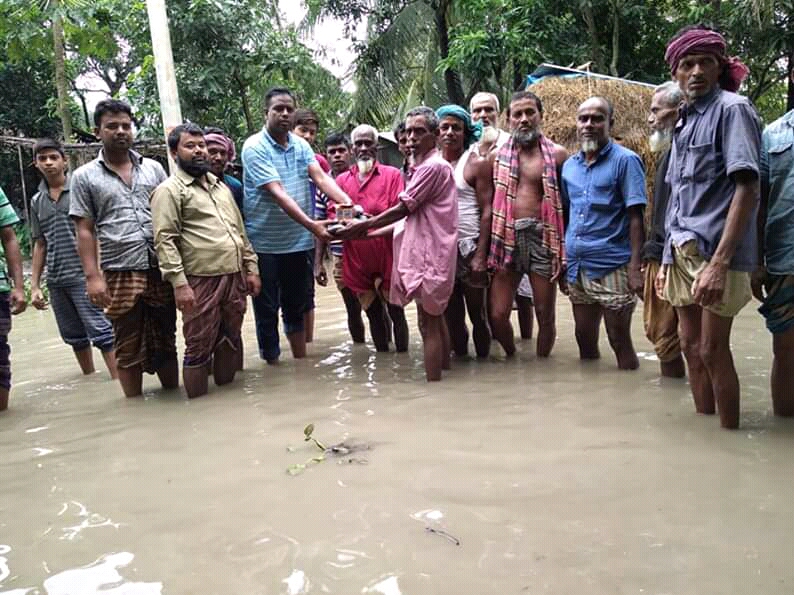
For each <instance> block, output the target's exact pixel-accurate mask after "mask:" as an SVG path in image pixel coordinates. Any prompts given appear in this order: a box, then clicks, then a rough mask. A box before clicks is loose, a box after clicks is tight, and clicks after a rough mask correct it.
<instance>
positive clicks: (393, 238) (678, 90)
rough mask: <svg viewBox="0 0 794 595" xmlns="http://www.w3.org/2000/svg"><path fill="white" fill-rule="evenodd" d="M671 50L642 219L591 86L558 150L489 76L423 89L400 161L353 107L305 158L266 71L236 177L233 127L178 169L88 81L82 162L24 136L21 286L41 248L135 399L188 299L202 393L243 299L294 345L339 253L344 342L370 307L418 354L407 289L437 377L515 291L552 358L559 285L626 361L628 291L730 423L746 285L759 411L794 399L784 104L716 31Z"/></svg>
mask: <svg viewBox="0 0 794 595" xmlns="http://www.w3.org/2000/svg"><path fill="white" fill-rule="evenodd" d="M665 59H666V61H667V63H668V65H669V66H670V70H671V78H672V80H671V81H669V82H667V83H665V84H663V85H661V86H660V87H658V88H657V89H656V92H655V93H654V97H653V101H652V103H651V106H650V107H649V109H650V115H649V120H648V121H649V125H650V127H651V136H650V142H651V147H652V149H653V150H654V152H655V153H656V154H657V156H658V163H657V169H656V172H657V173H656V179H655V184H654V196H653V213H652V217H651V227H650V230H649V235H648V237H647V238H646V233H645V228H644V222H643V215H644V209H645V206H646V203H647V200H646V184H645V168H644V166H643V163H642V161H641V159H640V157H639V156H638V155H637V154H635V153H633V152H632V151H630V150H628V149H627V148H625V147H623V146H621V145H620V144H619V143H617V142H615V141H614V140H613V139H612V137H611V130H612V126H613V124H614V121H615V118H616V117H619V114H615V113H614V107H613V105H612V103H611V102H610V101H609V100H608V99H606V98H604V97H591V98H589V99H587V100H586V101H584V102H583V103H582V104H581V105H580V106H579V108H578V110H577V112H576V116H575V117H576V131H577V139H578V143H579V149H578V150H577V151H575V152H574V153H573V154H569V152H568V151H567V150H566V149H565V148H564V147H562V146H560V145H558V144H556V143H554V142H553V141H552V140H551V139H549V138H547V137H546V136H544V135H543V132H542V123H543V113H544V112H543V102H542V100H541V98H540V97H538V96H537V95H535V94H533V93H531V92H529V91H518V92H516V93H515V94H514V95H513V96H512V98H511V100H510V104H509V107H508V109H507V120H508V122H509V128H510V132H509V133H507V132H505V131H502V130H499V129H498V128H497V126H496V121H497V116H498V114H499V102H498V98H497V97H496V96H495V95H493V94H490V93H477V94H475V95H474V96H473V98H472V100H471V102H470V105H469V108H470V109H469V111H467V110H465V109H464V108H463V107H460V106H457V105H445V106H442V107H441V108H439V109H438V110H432V109H430V108H428V107H418V108H414V109H412V110H410V111H409V112H408V113H407V114H406V118H405V121H404V122H403V123H402V124H401V125H400V127H398V128H397V129H396V130H395V136H396V140H397V142H398V144H399V146H400V148H401V151H402V152H403V153H404V155H405V157H406V159H405V165H404V166H403V167H402V168H395V167H392V166H389V165H386V164H384V163H382V162H380V161H379V160H378V142H379V135H378V132H377V131H376V130H375V129H374V128H373V127H372V126H369V125H367V124H361V125H359V126H357V127H355V128H354V129H353V130H352V133H351V135H350V139H349V140H348V137H347V136H345V135H344V134H341V133H335V134H331V135H328V137H327V138H326V140H325V148H326V151H325V156H323V155H317V154H315V152H314V150H313V149H312V147H311V145H310V143H313V142H314V140H315V136H316V134H317V129H318V126H319V119H318V118H317V116H316V115H315V114H314V113H313V112H311V111H310V110H305V109H298V107H297V101H296V98H295V96H294V95H293V94H292V92H291V91H290V90H289V89H286V88H274V89H271V90H270V91H269V92H268V93H267V95H266V96H265V98H264V103H265V121H266V122H265V126H264V128H263V130H262V131H260V132H259V133H257V134H255V135H253V136H251V137H250V138H248V140H247V141H246V142H245V143H244V146H243V148H242V152H241V159H242V166H243V176H242V183H240V182H238V181H237V180H236V179H235V178H234V177H232V176H230V175H229V174H228V173H227V165H228V163H229V162H230V161H231V160H232V159H233V158H234V155H235V147H234V143H233V142H232V141H231V139H229V138H228V137H227V136H226V135H225V134H224V133H223V131H221V130H218V129H202V128H200V127H198V126H196V125H194V124H183V125H180V126H177V127H176V128H174V129H173V130H172V131H170V133H169V137H168V147H169V151H170V153H171V155H172V157H173V158H174V160H175V163H176V170H175V172H174V173H173V174H172V175H171V176H170V177H168V176H166V174H165V171H164V170H163V168H162V167H161V166H160V165H159V164H158V163H157V162H155V161H152V160H150V159H146V158H143V157H141V156H140V155H139V154H137V153H136V152H134V151H133V150H132V146H131V145H132V111H131V109H130V107H129V106H128V105H126V104H125V103H123V102H120V101H117V100H107V101H103V102H101V103H100V104H99V105H98V106H97V109H96V112H95V124H96V133H97V136H98V137H99V138H100V140H101V141H102V143H103V149H102V151H100V154H99V156H98V157H97V159H95V160H94V161H92V162H90V163H88V164H86V165H84V166H82V167H80V168H78V169H77V170H76V171H75V172H73V173H72V174H71V175H70V176H69V177H68V178H67V174H66V162H65V159H64V152H63V148H62V147H61V146H60V145H59V144H58V143H57V142H55V141H51V140H43V141H40V142H39V143H38V144H37V145H36V148H35V150H34V153H35V159H36V166H37V168H38V169H39V171H40V172H41V174H42V177H43V181H42V185H41V187H40V192H39V193H38V194H37V195H36V197H34V200H33V221H32V223H33V230H34V234H33V235H34V240H35V244H34V246H35V248H34V267H33V284H32V285H33V292H32V301H33V304H34V305H35V306H36V307H40V308H42V307H44V300H43V295H42V293H41V291H40V288H39V283H40V279H41V274H42V270H43V268H44V264H45V261H46V267H47V270H48V280H49V285H50V300H51V303H52V306H53V309H54V311H55V315H56V320H57V321H58V326H59V330H60V332H61V335H62V336H63V338H64V340H65V342H67V343H68V344H70V345H71V346H72V347H73V349H74V351H75V355H76V357H77V359H78V361H79V363H80V366H81V368H82V369H83V371H84V372H86V373H88V372H90V371H93V363H92V362H91V347H90V346H91V344H93V345H94V346H96V347H98V348H99V349H100V350H101V351H102V353H103V356H104V357H105V361H106V363H107V365H108V369H109V370H110V373H111V375H112V376H114V377H115V376H116V375H118V378H119V380H120V382H121V386H122V389H123V391H124V393H125V395H127V396H136V395H139V394H141V378H142V374H143V373H144V372H147V373H157V374H158V376H159V377H160V380H161V382H162V384H163V386H164V387H166V388H173V387H176V386H177V385H178V364H177V355H176V342H175V332H176V310H180V311H181V313H182V321H183V333H184V337H185V354H184V357H183V366H182V368H183V381H184V385H185V388H186V391H187V393H188V396H189V397H196V396H199V395H201V394H204V393H206V392H207V384H208V377H209V375H210V374H212V376H213V377H214V380H215V382H216V384H219V385H220V384H225V383H227V382H230V381H231V380H232V379H233V378H234V375H235V372H236V371H237V370H239V369H241V368H242V360H243V357H242V353H243V352H242V349H243V346H242V339H241V325H242V321H243V317H244V314H245V311H246V303H247V297H248V296H251V298H252V304H253V310H254V317H255V321H256V335H257V343H258V351H259V355H260V357H261V359H263V360H265V361H267V362H268V363H269V364H276V363H277V362H278V361H279V358H280V355H281V350H280V346H279V325H278V317H279V313H280V314H281V317H282V320H283V325H284V332H285V334H286V337H287V339H288V342H289V345H290V349H291V352H292V355H293V356H294V357H296V358H302V357H304V356H305V355H306V344H307V343H308V342H311V340H312V336H313V326H314V306H315V304H314V283H315V282H317V283H319V284H320V285H325V284H327V283H328V281H329V278H328V273H327V270H326V266H325V262H326V257H327V254H328V253H330V256H331V265H332V270H333V272H332V277H333V280H334V282H335V284H336V286H337V288H338V289H339V291H340V293H341V296H342V298H343V300H344V303H345V307H346V310H347V313H348V327H349V329H350V333H351V336H352V338H353V341H354V342H363V341H364V340H365V337H364V323H363V319H362V312H363V313H365V314H366V316H367V319H368V321H369V327H370V332H371V336H372V339H373V342H374V344H375V347H376V349H377V350H378V351H388V350H389V346H390V343H391V342H393V343H394V345H395V348H396V350H397V351H405V350H407V349H408V343H409V341H408V335H409V329H408V324H407V322H406V318H405V313H404V309H403V308H404V307H405V306H406V305H407V304H408V303H409V302H411V301H413V302H415V303H416V304H417V311H418V320H419V330H420V334H421V336H422V341H423V345H424V364H425V372H426V377H427V379H428V380H431V381H434V380H440V379H441V376H442V371H443V370H446V369H449V368H450V356H451V354H453V353H454V354H455V355H457V356H465V355H467V354H468V342H469V329H468V326H467V323H466V317H467V315H468V318H469V319H470V321H471V326H472V330H471V335H472V338H473V343H474V351H475V353H476V355H477V356H478V357H481V358H484V357H487V356H488V355H489V352H490V347H491V339H492V337H493V338H494V339H496V340H497V342H498V343H499V344H500V345H501V347H502V349H503V350H504V352H505V353H506V355H507V356H512V355H513V354H514V353H515V350H516V347H515V339H514V336H513V327H512V324H511V322H510V315H511V312H512V310H513V309H514V306H515V303H516V300H518V301H519V303H524V304H525V303H526V298H527V293H531V300H532V302H531V303H532V304H533V307H534V314H535V316H536V318H537V321H538V332H537V345H536V354H537V356H538V357H540V358H544V357H547V356H549V354H550V353H551V351H552V348H553V346H554V342H555V340H556V335H557V331H556V324H555V316H556V295H557V290H558V288H559V290H560V291H561V292H562V293H564V294H566V295H567V296H568V297H569V299H570V301H571V304H572V310H573V318H574V323H575V338H576V341H577V344H578V347H579V354H580V357H581V358H582V359H595V358H598V357H599V356H600V354H599V348H598V337H599V330H600V326H601V321H602V320H603V322H604V325H605V328H606V333H607V336H608V339H609V344H610V346H611V348H612V350H613V351H614V353H615V357H616V360H617V365H618V367H619V368H620V369H624V370H632V369H636V368H637V367H638V366H639V361H638V358H637V354H636V352H635V350H634V346H633V343H632V338H631V319H632V314H633V312H634V309H635V307H636V302H637V299H638V297H641V298H642V299H643V300H644V304H645V306H644V313H643V314H644V322H645V330H646V334H647V335H648V337H649V339H651V341H653V343H654V345H655V348H656V351H657V354H658V356H659V360H660V365H661V372H662V374H663V375H665V376H671V377H682V376H684V375H685V374H686V371H687V368H688V372H689V379H690V385H691V388H692V393H693V397H694V401H695V407H696V410H697V411H698V412H699V413H703V414H710V413H715V412H716V411H719V415H720V421H721V424H722V425H723V426H724V427H729V428H734V427H737V426H738V424H739V381H738V377H737V374H736V370H735V367H734V365H733V360H732V356H731V351H730V332H731V326H732V321H733V319H734V317H735V316H736V315H737V314H738V312H739V311H740V310H741V309H742V308H743V307H744V306H745V305H746V304H747V303H748V302H749V300H750V297H751V292H752V293H754V294H755V295H756V297H758V298H759V299H761V300H762V301H763V305H762V307H761V312H762V313H763V314H764V316H765V317H766V318H767V324H768V327H769V329H770V330H771V331H772V333H773V335H774V350H775V363H774V366H773V371H772V397H773V403H774V411H775V413H776V414H779V415H794V398H793V397H791V396H790V395H789V394H787V393H786V391H785V390H784V387H783V382H784V378H783V374H784V372H783V371H784V370H786V369H792V367H791V366H792V365H794V331H792V328H794V281H793V279H794V270H792V269H793V267H792V260H791V253H792V248H794V238H792V235H791V234H792V233H794V232H792V231H791V230H792V229H794V206H793V205H794V187H792V184H793V183H794V182H792V180H794V159H792V153H791V151H792V139H793V138H794V133H793V132H792V130H793V129H794V124H792V122H794V116H793V115H792V114H791V113H789V114H787V115H786V116H784V117H783V118H781V119H780V120H778V121H777V122H775V123H774V124H772V125H771V126H770V127H768V128H767V130H766V132H765V133H764V136H763V139H762V134H761V124H760V119H759V117H758V115H757V114H756V112H755V109H754V108H753V106H752V105H751V104H750V102H749V101H748V100H747V99H746V98H744V97H742V96H740V95H738V94H737V93H736V91H737V90H738V88H739V85H740V84H741V82H742V80H743V79H744V77H745V76H746V75H747V69H746V68H745V67H744V65H743V64H741V62H739V61H738V60H737V59H736V58H730V57H728V54H727V52H726V46H725V40H724V39H723V38H722V36H721V35H720V34H719V33H718V32H716V31H713V30H711V29H708V28H705V27H702V26H696V27H688V28H686V29H684V30H682V31H680V32H679V33H678V34H677V35H676V36H675V37H674V38H673V39H672V40H671V41H670V43H669V45H668V48H667V52H666V55H665ZM326 157H327V158H326ZM759 204H761V205H762V208H761V211H760V213H759ZM0 208H2V205H0ZM9 208H10V207H9ZM7 215H8V216H7V217H6V218H5V219H2V220H0V230H2V231H3V234H2V235H1V236H0V237H2V240H3V244H4V246H5V248H6V255H7V258H8V263H9V267H8V268H9V272H10V275H11V277H12V281H13V284H10V283H8V282H7V281H6V285H5V286H3V285H0V296H6V298H5V299H4V300H0V310H2V304H6V306H5V309H6V310H7V311H8V312H6V313H5V314H4V313H3V312H2V311H0V318H2V319H3V321H5V320H8V323H9V324H10V313H11V312H12V311H13V312H18V311H21V309H24V305H25V304H24V297H22V298H20V295H19V288H20V285H21V268H20V265H19V261H18V255H17V253H16V252H18V251H16V252H15V248H14V242H13V238H12V237H11V236H12V235H13V234H11V236H9V234H8V232H7V230H8V229H10V228H9V225H10V223H13V221H12V219H14V217H11V213H8V214H7ZM0 216H2V211H0ZM759 231H760V232H761V233H762V234H763V236H764V237H765V241H759V238H758V233H759ZM764 232H766V233H764ZM6 236H8V237H6ZM97 246H98V247H97ZM751 273H753V276H752V278H751ZM18 277H19V278H18ZM522 279H526V280H527V281H528V285H529V288H531V292H528V291H527V288H526V287H524V288H522V287H521V285H522ZM4 287H5V291H4ZM517 295H518V297H517ZM0 322H2V321H0ZM0 330H2V329H0ZM2 334H3V333H0V335H2ZM4 336H7V329H6V332H5V334H4ZM1 345H5V346H6V347H5V352H3V351H2V350H0V355H2V353H5V361H4V362H0V391H2V390H5V395H6V396H5V399H6V401H5V402H7V391H8V387H10V371H9V372H8V373H7V374H6V373H5V372H4V371H7V370H8V355H7V351H8V349H7V342H3V343H2V344H1ZM682 355H683V357H682ZM685 361H686V365H685V363H684V362H685ZM6 377H7V378H6ZM0 396H2V395H0Z"/></svg>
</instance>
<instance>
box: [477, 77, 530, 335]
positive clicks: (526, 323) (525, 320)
mask: <svg viewBox="0 0 794 595" xmlns="http://www.w3.org/2000/svg"><path fill="white" fill-rule="evenodd" d="M469 112H470V113H471V119H472V121H473V122H475V123H477V122H479V123H480V125H481V126H482V134H481V136H480V140H479V143H478V144H477V145H476V149H477V154H478V155H479V156H480V157H481V158H483V159H485V158H489V159H490V160H491V162H493V158H494V156H495V153H496V152H497V151H498V150H499V149H501V148H502V145H504V144H505V143H506V142H507V141H509V140H510V134H508V133H507V132H505V131H504V130H501V129H499V128H498V122H499V98H498V97H497V96H496V95H495V94H493V93H487V92H485V91H480V92H478V93H475V94H474V95H473V96H472V98H471V100H470V101H469ZM472 150H474V149H472ZM515 309H516V310H517V312H518V326H519V329H520V331H521V338H522V339H531V338H532V326H533V321H534V317H535V314H534V312H533V311H532V310H533V296H532V284H531V283H530V282H529V275H523V276H522V277H521V282H520V283H519V284H518V289H517V290H516V294H515Z"/></svg>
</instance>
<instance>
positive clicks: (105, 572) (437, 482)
mask: <svg viewBox="0 0 794 595" xmlns="http://www.w3.org/2000/svg"><path fill="white" fill-rule="evenodd" d="M318 297H319V308H318V310H317V320H318V323H317V338H316V341H315V343H314V345H313V346H311V349H310V356H309V357H308V358H307V359H306V360H304V361H299V362H298V361H294V360H292V359H290V358H289V357H286V358H285V359H284V361H283V363H282V365H280V366H278V367H267V366H266V365H264V363H263V362H260V361H259V360H258V359H257V358H256V351H255V344H256V343H255V339H254V331H253V324H252V316H251V314H250V312H249V314H248V318H247V319H246V325H245V329H244V332H245V340H246V346H247V351H246V370H245V372H244V373H243V374H241V375H240V376H238V379H237V380H236V381H235V382H234V384H233V385H231V386H230V387H227V388H224V389H215V388H212V389H211V392H210V394H209V395H207V396H206V397H202V398H200V399H197V400H195V401H192V402H188V401H187V399H185V398H184V397H183V396H182V395H181V394H179V393H175V394H162V393H160V392H159V391H157V390H155V387H156V385H155V383H154V382H153V380H152V379H149V380H148V381H147V384H146V387H147V391H148V392H147V396H146V398H144V399H137V400H125V399H124V398H123V397H122V396H121V393H120V389H119V388H118V386H117V385H116V384H115V383H112V382H110V381H109V380H108V377H107V374H106V372H104V370H102V371H100V372H98V373H97V374H95V375H93V376H91V377H89V378H84V377H81V376H80V374H79V372H78V370H77V366H76V363H75V362H74V360H73V357H72V355H71V353H70V352H69V350H68V348H67V347H66V346H64V345H63V344H62V343H61V342H60V339H59V338H58V336H57V332H56V328H55V324H54V321H53V318H52V314H51V313H50V312H44V313H38V312H35V311H30V312H26V313H25V314H23V315H22V316H21V317H18V318H16V319H15V321H14V330H13V331H12V335H11V344H12V349H13V353H12V360H13V373H14V389H13V391H12V396H11V409H10V410H9V411H8V412H7V413H5V414H3V415H2V416H0V473H1V474H2V487H1V488H0V593H2V594H3V595H9V594H13V595H23V594H29V595H34V594H37V593H38V594H47V595H100V594H101V595H156V594H167V595H213V594H219V595H221V594H223V595H232V594H234V595H237V594H240V595H242V594H245V595H255V594H266V595H270V594H274V595H282V594H289V595H299V594H303V593H312V594H313V593H317V594H319V593H337V594H343V595H351V594H358V593H375V594H381V595H433V594H438V595H460V594H467V595H468V594H471V595H486V594H488V595H491V594H499V595H506V594H509V593H516V594H541V593H543V594H546V593H551V594H559V595H573V594H583V593H586V594H594V595H600V594H641V593H643V594H648V595H712V594H713V595H718V594H719V595H722V594H724V595H733V594H737V595H739V594H741V595H747V594H764V595H776V594H781V595H784V594H785V595H790V594H791V593H794V564H792V551H794V514H792V502H793V501H794V500H792V494H794V473H792V470H793V469H794V463H792V450H793V449H794V423H792V422H788V423H787V422H784V421H781V420H777V419H775V418H773V417H772V415H771V412H770V403H769V396H768V389H767V385H768V370H769V366H770V358H771V353H770V352H771V349H770V338H769V336H768V334H767V332H766V330H765V329H764V328H763V324H762V321H761V319H760V317H759V316H758V315H757V314H756V313H755V312H754V309H753V308H751V307H748V308H746V309H745V311H744V312H743V313H742V314H741V315H740V317H739V318H738V319H737V322H736V325H735V331H734V353H735V357H736V362H737V367H738V369H739V375H740V377H741V382H742V387H743V395H742V429H741V430H739V431H735V432H728V431H723V430H720V429H719V423H718V420H717V419H716V418H715V417H698V416H696V415H695V414H694V412H693V406H692V402H691V398H690V396H689V391H688V387H687V385H686V384H685V382H682V381H661V380H660V378H659V376H658V364H657V362H656V361H654V360H653V357H652V356H651V354H650V353H649V352H650V351H651V349H650V346H649V345H648V343H647V342H646V341H645V340H644V338H643V337H642V336H641V320H640V317H639V313H638V314H637V315H636V316H635V321H634V333H635V338H636V339H635V340H636V345H637V348H638V351H640V352H642V356H641V359H642V365H641V369H640V370H639V371H637V372H633V373H626V372H619V371H618V370H617V369H616V368H615V364H614V360H613V358H612V356H611V352H610V351H609V348H608V346H607V344H606V339H605V338H604V337H603V336H602V355H603V359H602V360H601V361H600V362H597V363H590V364H582V363H580V362H579V361H578V360H577V357H576V347H575V343H574V339H573V329H572V323H571V315H570V307H569V306H568V304H567V302H566V301H564V300H561V302H560V304H559V306H558V310H559V323H558V326H559V328H558V332H559V339H558V342H557V346H556V348H555V350H554V353H553V357H552V358H551V359H549V360H548V361H537V360H536V359H535V357H534V355H533V350H532V348H531V345H530V344H528V343H527V342H524V343H522V344H521V345H520V347H519V353H518V357H517V358H516V359H514V360H511V361H505V360H504V359H503V358H501V357H499V356H497V357H493V358H492V359H491V361H487V362H477V361H466V362H454V370H453V371H452V372H451V373H448V374H446V375H445V379H444V381H443V382H441V383H437V384H433V385H429V384H427V383H426V382H424V379H423V371H422V364H421V345H420V343H419V339H418V334H417V332H416V331H415V328H416V326H415V318H414V315H413V314H414V313H413V310H411V319H410V322H411V331H412V344H411V350H410V353H409V354H399V355H398V354H393V353H392V354H376V353H375V352H374V351H373V350H372V348H370V347H367V346H361V345H355V346H354V345H352V344H351V343H350V341H349V338H348V335H347V330H346V326H345V322H344V309H343V307H342V303H341V301H340V300H339V298H338V297H337V295H336V294H335V292H334V291H332V290H330V289H328V290H322V291H321V292H320V294H319V296H318ZM494 351H496V352H498V351H499V350H498V349H495V350H494ZM96 360H97V364H99V363H100V361H99V357H98V356H97V357H96ZM308 423H314V425H315V430H314V437H316V438H317V439H318V440H320V441H321V442H323V443H325V444H336V443H339V442H341V441H348V442H349V443H354V444H366V445H370V446H371V448H370V449H369V450H366V451H365V452H359V453H356V456H363V457H365V458H366V462H367V464H366V465H364V464H348V463H347V462H346V461H344V460H335V459H334V458H327V459H326V460H324V461H322V462H319V463H316V464H313V465H310V466H308V467H307V468H306V469H305V470H304V471H303V472H302V473H300V474H298V475H295V476H291V475H289V474H288V473H287V469H288V468H289V467H290V466H291V465H294V464H299V463H304V462H305V461H307V460H308V459H310V458H311V457H314V456H316V455H317V454H318V452H319V451H318V449H317V447H315V446H313V445H312V444H311V443H308V442H304V441H303V428H304V427H305V426H306V425H307V424H308ZM428 527H430V528H432V529H435V530H436V531H428V530H427V528H428ZM448 536H452V539H450V538H448ZM454 540H458V541H459V543H460V545H456V543H455V541H454Z"/></svg>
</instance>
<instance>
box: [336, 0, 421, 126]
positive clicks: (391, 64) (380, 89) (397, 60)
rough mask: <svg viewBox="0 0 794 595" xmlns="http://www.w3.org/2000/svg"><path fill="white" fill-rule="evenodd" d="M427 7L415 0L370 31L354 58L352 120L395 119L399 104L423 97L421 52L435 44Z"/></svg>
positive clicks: (382, 122) (387, 123)
mask: <svg viewBox="0 0 794 595" xmlns="http://www.w3.org/2000/svg"><path fill="white" fill-rule="evenodd" d="M435 45H436V43H435V29H434V28H433V26H432V11H431V10H430V8H429V7H428V5H426V4H424V3H421V2H420V3H415V4H413V5H411V6H410V7H408V8H406V9H405V10H403V11H402V12H401V13H400V14H398V15H397V16H396V17H395V18H394V20H393V21H392V22H391V23H390V25H389V27H387V28H386V29H385V30H383V31H379V32H375V31H370V36H369V39H368V42H367V45H366V47H365V48H364V50H363V51H362V52H361V54H360V55H359V58H358V59H357V61H356V68H355V79H356V84H357V92H356V96H355V101H354V105H353V113H352V114H351V115H352V116H353V118H354V119H356V120H357V121H360V122H368V123H371V124H373V125H376V126H391V125H392V124H394V123H396V122H397V121H398V120H399V119H400V118H401V117H402V113H403V112H404V110H405V108H406V107H408V106H410V105H411V104H415V103H414V102H422V101H426V100H425V91H426V89H427V88H428V85H427V84H426V81H427V80H428V77H430V78H432V77H433V73H432V71H431V72H429V73H428V64H427V55H428V52H429V51H430V48H431V47H433V46H435Z"/></svg>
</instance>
